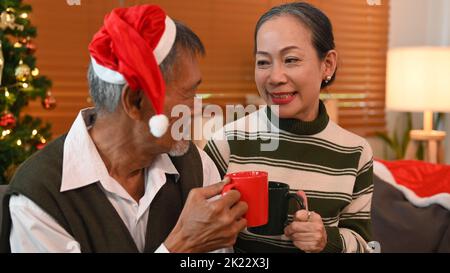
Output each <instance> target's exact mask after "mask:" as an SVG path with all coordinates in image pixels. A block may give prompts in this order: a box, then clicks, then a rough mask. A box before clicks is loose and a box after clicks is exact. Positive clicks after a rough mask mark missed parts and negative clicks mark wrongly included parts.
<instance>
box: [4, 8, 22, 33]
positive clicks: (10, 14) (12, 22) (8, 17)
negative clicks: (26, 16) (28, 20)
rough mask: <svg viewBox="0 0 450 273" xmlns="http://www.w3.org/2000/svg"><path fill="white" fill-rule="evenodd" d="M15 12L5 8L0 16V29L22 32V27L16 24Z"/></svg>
mask: <svg viewBox="0 0 450 273" xmlns="http://www.w3.org/2000/svg"><path fill="white" fill-rule="evenodd" d="M15 13H16V11H15V10H14V9H13V8H7V9H6V10H5V11H4V12H2V13H1V14H0V29H3V30H5V29H7V28H10V29H16V28H17V29H18V30H20V31H23V28H24V26H23V25H19V24H16V15H15Z"/></svg>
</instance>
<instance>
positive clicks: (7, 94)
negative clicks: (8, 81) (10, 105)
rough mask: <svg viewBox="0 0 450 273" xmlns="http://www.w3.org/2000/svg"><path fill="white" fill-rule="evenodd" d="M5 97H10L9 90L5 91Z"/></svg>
mask: <svg viewBox="0 0 450 273" xmlns="http://www.w3.org/2000/svg"><path fill="white" fill-rule="evenodd" d="M5 97H9V92H8V89H6V90H5Z"/></svg>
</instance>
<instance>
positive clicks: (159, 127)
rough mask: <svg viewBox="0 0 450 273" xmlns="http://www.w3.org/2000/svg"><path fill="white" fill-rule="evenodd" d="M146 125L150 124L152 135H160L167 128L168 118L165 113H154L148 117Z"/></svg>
mask: <svg viewBox="0 0 450 273" xmlns="http://www.w3.org/2000/svg"><path fill="white" fill-rule="evenodd" d="M148 125H149V126H150V132H151V133H152V135H154V136H155V137H162V136H163V135H164V134H165V133H166V132H167V129H168V128H169V119H168V118H167V117H166V115H154V116H153V117H151V118H150V120H149V122H148Z"/></svg>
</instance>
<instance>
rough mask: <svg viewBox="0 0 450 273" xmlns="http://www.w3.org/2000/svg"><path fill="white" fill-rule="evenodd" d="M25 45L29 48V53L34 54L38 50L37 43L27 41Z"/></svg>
mask: <svg viewBox="0 0 450 273" xmlns="http://www.w3.org/2000/svg"><path fill="white" fill-rule="evenodd" d="M25 47H26V48H27V51H28V54H34V53H35V52H36V45H35V44H33V43H32V42H27V43H26V44H25Z"/></svg>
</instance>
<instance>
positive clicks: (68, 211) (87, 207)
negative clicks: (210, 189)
mask: <svg viewBox="0 0 450 273" xmlns="http://www.w3.org/2000/svg"><path fill="white" fill-rule="evenodd" d="M64 140H65V135H64V136H62V137H60V138H58V139H56V140H55V141H53V142H51V143H49V144H48V145H47V146H46V147H45V148H44V149H43V150H42V151H40V152H38V153H36V154H34V155H33V156H32V157H30V158H29V159H28V160H27V161H25V162H24V163H23V164H22V166H21V167H20V168H19V170H18V171H17V173H16V175H15V176H14V178H13V179H12V181H11V184H10V188H9V190H8V193H7V194H6V196H5V198H4V199H3V220H2V222H3V223H2V229H1V232H2V233H1V236H0V252H10V244H9V236H10V231H11V215H10V213H9V199H10V197H11V195H13V194H22V195H24V196H26V197H27V198H29V199H31V200H32V201H33V202H35V203H36V204H37V205H38V206H39V207H40V208H42V209H43V210H44V211H46V212H47V213H48V214H49V215H51V216H52V217H53V218H54V219H55V220H56V222H57V223H58V224H59V225H61V226H62V227H63V228H64V229H65V230H66V231H67V232H68V233H69V234H70V235H72V236H73V237H74V238H75V240H76V241H77V242H79V243H80V246H81V251H82V252H138V249H137V247H136V244H135V242H134V240H133V238H132V236H131V234H130V233H129V231H128V229H127V227H126V226H125V224H124V223H123V221H122V219H121V218H120V216H119V214H118V213H117V211H116V210H115V209H114V207H113V206H112V204H111V203H110V202H109V200H108V199H107V197H106V195H105V194H104V193H103V191H102V189H101V188H100V186H99V183H94V184H90V185H88V186H85V187H82V188H78V189H75V190H70V191H66V192H60V188H61V177H62V161H63V150H64ZM171 160H172V162H173V164H174V165H175V168H176V169H177V170H178V172H179V174H180V177H179V179H178V180H177V181H175V176H174V175H167V182H166V183H165V185H164V186H163V187H162V188H161V189H160V191H159V192H158V193H157V194H156V196H155V198H154V199H153V201H152V203H151V205H150V208H149V215H148V223H147V232H146V238H145V252H154V251H155V250H156V249H157V248H158V247H159V245H161V243H163V242H164V240H165V239H166V237H167V236H168V235H169V233H170V232H171V231H172V229H173V227H174V226H175V224H176V222H177V220H178V217H179V215H180V213H181V210H182V208H183V206H184V203H185V201H186V198H187V196H188V194H189V191H190V190H191V189H192V188H195V187H201V186H202V185H203V170H202V161H201V158H200V154H199V152H198V150H197V148H196V147H195V145H194V144H192V143H191V145H190V148H189V151H188V152H187V153H186V154H185V155H183V156H180V157H171Z"/></svg>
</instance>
